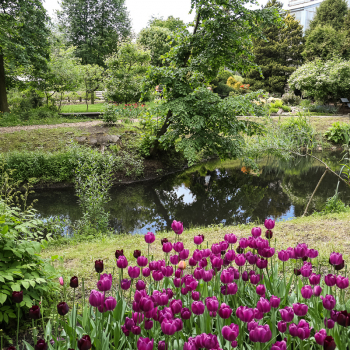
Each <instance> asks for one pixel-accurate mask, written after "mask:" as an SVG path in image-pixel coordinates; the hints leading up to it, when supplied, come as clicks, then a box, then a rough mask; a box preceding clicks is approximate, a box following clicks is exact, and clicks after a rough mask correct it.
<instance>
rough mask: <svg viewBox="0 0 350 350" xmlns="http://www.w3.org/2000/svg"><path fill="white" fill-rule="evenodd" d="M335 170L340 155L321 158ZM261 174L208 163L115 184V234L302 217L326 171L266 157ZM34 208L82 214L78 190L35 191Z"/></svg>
mask: <svg viewBox="0 0 350 350" xmlns="http://www.w3.org/2000/svg"><path fill="white" fill-rule="evenodd" d="M317 156H318V157H320V158H322V159H323V160H324V161H326V162H327V164H329V165H330V166H331V167H332V169H333V170H337V171H339V170H340V159H341V154H340V153H339V152H330V153H322V154H317ZM259 166H260V169H259V173H254V172H251V171H250V170H249V169H247V168H245V167H244V166H242V164H241V163H240V161H226V162H220V161H217V160H216V161H210V162H207V163H203V164H200V165H197V166H194V167H192V168H189V169H187V170H186V171H184V172H182V173H178V174H175V175H171V176H166V177H164V178H162V179H160V180H157V181H148V182H139V183H135V184H132V185H124V186H115V187H113V188H112V190H111V201H110V202H109V203H108V205H107V210H108V211H109V212H110V218H111V220H110V224H111V226H112V227H113V228H114V229H115V232H116V233H146V232H147V231H153V232H155V231H159V230H167V229H168V230H169V229H170V226H171V222H172V221H173V220H174V219H176V220H180V221H182V222H183V223H184V226H185V228H188V227H191V226H208V225H213V224H220V223H222V224H224V225H235V224H244V223H249V222H256V223H261V222H263V220H264V219H265V218H267V217H268V218H273V219H276V220H282V219H290V218H292V217H298V216H301V215H302V214H303V212H304V209H305V206H306V204H307V202H308V198H309V197H310V196H311V194H312V192H313V190H314V189H315V186H316V185H317V183H318V181H319V179H320V177H321V176H322V174H323V172H324V170H325V168H324V166H323V165H322V164H321V163H320V162H318V161H317V160H315V159H310V158H305V157H300V158H297V159H293V160H290V161H281V160H279V159H276V158H266V159H263V160H261V161H260V162H259ZM337 183H338V179H337V178H336V177H335V176H334V175H333V174H330V173H327V175H326V176H325V178H324V179H323V181H322V184H321V186H320V187H319V188H318V190H317V192H316V195H315V196H314V199H313V202H312V205H311V206H310V212H312V211H314V210H322V207H323V206H324V204H325V201H326V200H327V198H329V197H332V196H334V194H335V190H336V186H337ZM339 192H340V194H339V196H340V198H341V199H342V200H343V202H345V203H346V204H350V190H349V188H347V187H346V186H345V185H344V184H343V183H341V184H340V186H339ZM34 198H37V199H38V202H37V203H36V204H35V206H34V207H35V209H36V210H38V212H39V214H40V216H41V217H42V218H47V217H53V216H59V217H61V218H67V219H70V220H71V221H75V220H77V219H80V218H81V216H82V213H81V210H80V208H79V205H78V204H77V197H76V196H75V194H74V189H59V190H57V189H50V190H41V191H38V190H37V191H36V192H35V194H34Z"/></svg>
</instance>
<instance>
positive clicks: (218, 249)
mask: <svg viewBox="0 0 350 350" xmlns="http://www.w3.org/2000/svg"><path fill="white" fill-rule="evenodd" d="M211 251H212V252H213V254H221V247H220V244H219V243H214V244H213V245H212V246H211Z"/></svg>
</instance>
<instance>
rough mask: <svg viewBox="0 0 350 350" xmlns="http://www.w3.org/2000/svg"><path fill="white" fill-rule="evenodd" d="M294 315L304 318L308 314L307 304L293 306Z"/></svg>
mask: <svg viewBox="0 0 350 350" xmlns="http://www.w3.org/2000/svg"><path fill="white" fill-rule="evenodd" d="M293 310H294V313H295V314H296V315H297V316H299V317H304V316H305V315H306V314H307V310H308V306H307V305H306V304H301V303H295V304H293Z"/></svg>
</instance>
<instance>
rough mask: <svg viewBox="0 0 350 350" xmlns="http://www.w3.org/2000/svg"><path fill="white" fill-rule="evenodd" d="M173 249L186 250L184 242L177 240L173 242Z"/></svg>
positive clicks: (177, 250) (177, 251)
mask: <svg viewBox="0 0 350 350" xmlns="http://www.w3.org/2000/svg"><path fill="white" fill-rule="evenodd" d="M173 249H174V250H175V252H176V253H180V252H182V251H183V250H184V244H183V243H182V242H176V243H174V244H173Z"/></svg>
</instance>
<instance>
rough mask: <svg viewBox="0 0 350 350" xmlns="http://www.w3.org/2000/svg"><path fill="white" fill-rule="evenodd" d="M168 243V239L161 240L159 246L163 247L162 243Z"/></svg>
mask: <svg viewBox="0 0 350 350" xmlns="http://www.w3.org/2000/svg"><path fill="white" fill-rule="evenodd" d="M168 242H169V240H168V238H162V239H161V240H160V244H161V245H163V244H164V243H168Z"/></svg>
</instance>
